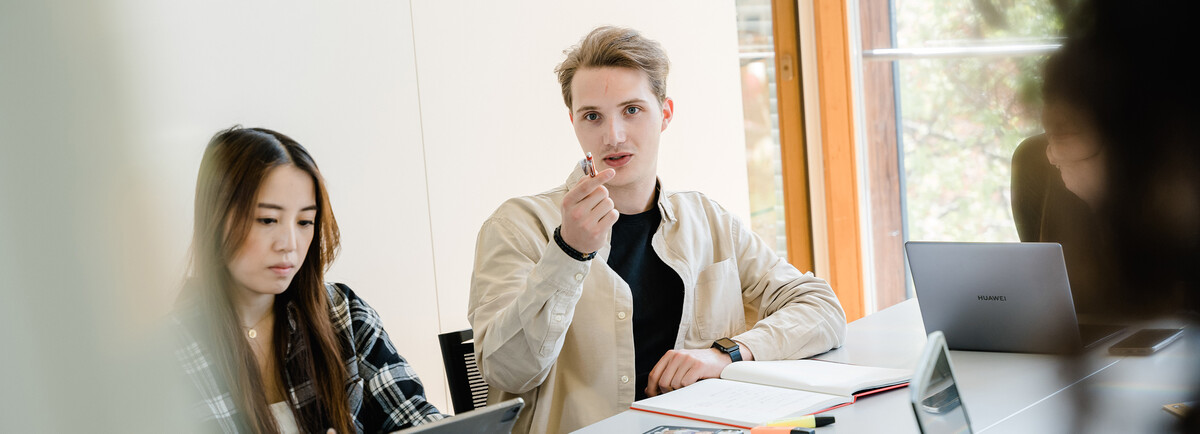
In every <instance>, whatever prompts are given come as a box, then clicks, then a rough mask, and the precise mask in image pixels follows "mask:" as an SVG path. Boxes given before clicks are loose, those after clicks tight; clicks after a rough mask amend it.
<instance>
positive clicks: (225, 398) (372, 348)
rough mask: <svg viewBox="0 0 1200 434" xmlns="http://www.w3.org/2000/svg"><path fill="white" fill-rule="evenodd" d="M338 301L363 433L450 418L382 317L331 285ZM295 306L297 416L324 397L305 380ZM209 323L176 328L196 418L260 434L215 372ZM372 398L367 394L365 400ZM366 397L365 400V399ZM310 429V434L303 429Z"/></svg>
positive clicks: (335, 315) (289, 372) (189, 317)
mask: <svg viewBox="0 0 1200 434" xmlns="http://www.w3.org/2000/svg"><path fill="white" fill-rule="evenodd" d="M325 288H326V290H327V291H328V294H329V301H330V312H329V315H330V320H331V321H332V323H333V328H334V332H335V333H336V334H337V336H338V337H339V338H340V339H339V340H340V343H341V345H342V350H343V351H342V353H343V354H353V357H352V358H349V359H347V360H346V372H347V373H348V374H349V376H348V379H349V381H348V383H347V385H346V388H347V391H348V393H347V394H348V398H349V402H348V403H347V405H348V406H349V407H350V410H351V411H350V413H351V414H353V415H354V424H355V427H356V428H357V429H358V432H359V433H363V432H370V433H374V432H390V431H394V430H398V429H401V428H406V427H410V426H413V425H420V424H422V423H427V422H432V421H435V420H439V419H442V418H443V417H444V416H443V415H442V414H441V413H440V412H438V410H437V408H435V407H434V406H433V404H430V403H429V402H428V401H426V400H425V389H424V387H423V386H422V385H421V381H420V380H419V379H418V378H417V374H416V372H415V371H413V369H412V366H410V365H409V364H408V362H407V361H405V360H404V358H403V357H401V356H400V354H398V353H397V352H396V347H395V346H394V345H392V341H391V340H390V339H389V338H388V335H387V333H386V332H385V331H384V330H383V324H382V323H381V321H380V319H379V314H378V313H376V312H375V310H374V309H372V308H371V306H369V305H367V303H366V302H365V301H363V299H361V298H359V297H358V296H357V295H355V294H354V291H351V290H350V288H349V287H347V286H346V285H343V284H333V283H326V285H325ZM298 314H299V312H298V308H297V307H296V306H295V305H291V304H289V305H288V306H287V320H288V325H289V327H290V331H291V333H289V334H288V335H287V336H286V339H288V345H287V353H286V354H287V355H286V356H285V366H284V373H283V378H284V382H285V386H286V387H287V397H288V401H289V402H290V403H291V405H292V408H293V410H296V411H300V410H302V409H304V408H305V406H309V405H315V395H316V390H315V387H314V385H313V382H312V379H311V378H303V376H302V375H301V374H300V373H299V371H298V369H297V367H296V364H295V363H294V360H295V359H296V358H297V357H299V356H300V355H304V354H307V351H306V349H307V348H306V347H305V345H306V343H305V342H304V341H303V340H301V339H300V336H299V334H298V333H296V327H297V324H296V319H295V317H296V315H298ZM203 320H204V318H203V317H202V315H201V314H200V312H199V310H198V309H185V310H177V311H176V312H175V313H174V314H173V315H172V317H171V323H172V325H173V326H174V328H175V329H176V330H178V332H179V333H178V336H179V338H180V341H179V344H178V346H177V348H176V350H175V356H176V357H177V358H178V359H179V361H180V362H181V363H182V365H183V368H184V371H185V372H186V373H187V375H188V377H190V379H191V383H192V384H194V385H195V386H196V389H197V390H196V391H197V392H198V393H199V398H200V399H199V401H198V402H196V403H195V404H194V405H193V408H192V410H193V413H195V414H196V415H197V419H198V420H200V421H201V423H202V424H203V427H202V428H203V431H205V432H226V433H240V432H253V430H252V429H250V425H249V424H248V423H247V421H246V418H245V414H244V413H242V412H239V411H238V409H237V408H236V405H235V403H234V401H233V395H232V393H231V390H230V387H228V384H227V382H228V380H227V379H226V378H224V376H222V375H221V374H220V373H219V372H218V371H217V370H216V369H215V367H214V366H213V364H212V363H213V360H212V359H213V357H214V356H213V354H212V352H211V351H210V350H209V349H207V348H205V345H204V344H203V342H205V341H204V340H201V339H198V337H199V335H197V334H196V332H197V331H198V330H203V329H202V328H199V327H200V326H203V324H202V323H200V321H203ZM364 391H365V392H367V393H365V394H364ZM364 398H365V399H364ZM301 429H302V430H303V427H301Z"/></svg>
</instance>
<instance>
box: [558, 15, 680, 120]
mask: <svg viewBox="0 0 1200 434" xmlns="http://www.w3.org/2000/svg"><path fill="white" fill-rule="evenodd" d="M563 53H564V54H566V55H567V59H566V60H563V62H562V63H560V64H558V67H557V68H554V72H555V73H557V74H558V83H559V85H561V86H562V94H563V102H565V103H567V109H568V110H571V80H573V79H574V78H575V72H577V71H579V70H580V69H584V68H603V67H618V68H632V69H636V70H639V71H642V72H645V73H646V77H647V78H649V81H650V90H651V91H652V92H654V96H655V97H657V98H658V104H659V105H660V106H661V105H662V104H663V102H664V101H666V99H667V70H668V69H669V68H670V61H669V60H668V59H667V53H666V52H665V51H663V49H662V46H661V45H659V44H658V42H655V41H653V40H650V39H647V38H645V37H643V36H642V35H641V33H638V32H637V31H636V30H633V29H627V28H621V27H612V26H603V27H597V28H596V29H595V30H592V31H591V33H588V34H587V36H584V37H583V39H582V40H580V41H579V45H576V46H574V47H571V48H570V49H568V50H564V51H563Z"/></svg>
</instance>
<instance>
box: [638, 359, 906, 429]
mask: <svg viewBox="0 0 1200 434" xmlns="http://www.w3.org/2000/svg"><path fill="white" fill-rule="evenodd" d="M911 377H912V370H908V369H890V368H877V367H871V366H860V365H850V364H844V363H836V362H827V361H821V360H778V361H763V362H759V361H754V362H737V363H733V364H730V365H729V366H727V367H725V370H724V371H721V378H713V379H708V380H702V381H699V382H697V383H696V384H693V385H691V386H688V387H685V388H682V389H679V390H675V391H671V392H668V393H665V394H662V395H659V396H655V397H651V398H647V399H643V400H641V401H637V402H634V403H633V405H632V406H631V408H633V409H634V410H642V411H648V412H651V413H660V414H666V415H670V416H678V417H684V418H688V419H695V420H699V421H703V422H712V423H719V424H723V425H729V426H735V427H739V428H747V429H748V428H751V427H755V426H759V425H764V424H766V423H769V422H771V421H775V420H779V419H785V418H789V417H796V416H803V415H807V414H813V413H819V412H822V411H825V410H829V409H832V408H836V407H840V406H843V405H849V404H851V403H853V402H854V401H855V400H856V399H857V398H858V397H860V396H865V395H869V394H872V393H876V392H882V391H884V390H891V389H894V388H898V387H904V386H905V385H907V384H908V380H909V379H910V378H911Z"/></svg>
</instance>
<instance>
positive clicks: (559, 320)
mask: <svg viewBox="0 0 1200 434" xmlns="http://www.w3.org/2000/svg"><path fill="white" fill-rule="evenodd" d="M554 321H558V322H561V321H562V314H558V315H554Z"/></svg>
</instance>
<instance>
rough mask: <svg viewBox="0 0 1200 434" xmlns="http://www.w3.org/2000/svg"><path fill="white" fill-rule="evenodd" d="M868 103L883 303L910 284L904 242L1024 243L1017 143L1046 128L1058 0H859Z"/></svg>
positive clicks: (865, 142)
mask: <svg viewBox="0 0 1200 434" xmlns="http://www.w3.org/2000/svg"><path fill="white" fill-rule="evenodd" d="M859 7H860V9H859V24H860V26H859V28H860V30H861V37H862V49H863V62H862V65H863V67H862V70H863V89H861V90H862V92H861V94H862V99H863V101H862V107H863V108H864V110H863V111H864V116H863V118H862V119H861V120H860V121H861V122H865V125H864V127H865V128H862V129H861V130H863V131H865V137H863V139H862V140H861V141H860V149H859V151H860V152H861V153H863V154H864V155H866V160H867V165H866V166H867V167H866V168H865V169H864V170H867V171H868V172H867V178H868V180H869V181H868V186H866V187H865V188H867V192H868V193H869V197H870V199H869V204H870V205H869V207H870V210H868V211H866V212H869V213H870V224H869V226H868V227H867V228H864V236H867V237H870V238H871V245H872V255H871V258H872V260H871V262H873V264H867V265H866V267H867V268H868V269H870V270H871V271H870V272H872V273H873V275H874V282H875V289H874V294H873V296H874V297H875V299H876V303H875V306H876V307H877V308H878V309H882V308H885V307H887V306H890V305H891V304H894V303H896V302H899V301H902V300H904V299H905V298H907V297H908V296H909V294H910V292H909V289H908V285H907V282H908V279H907V277H906V271H905V270H906V268H905V266H904V262H903V242H904V241H907V240H939V241H1016V240H1017V234H1016V229H1015V227H1014V226H1013V220H1012V211H1011V204H1010V196H1009V189H1008V184H1009V178H1010V170H1009V169H1010V162H1011V157H1012V153H1013V150H1014V149H1015V148H1016V146H1017V144H1019V143H1020V142H1021V140H1023V139H1024V138H1026V137H1029V136H1031V135H1034V134H1037V133H1039V132H1040V131H1041V124H1040V121H1039V116H1040V114H1039V112H1038V104H1037V102H1038V99H1039V92H1040V91H1039V89H1040V87H1039V85H1038V83H1039V82H1040V72H1041V71H1040V67H1041V63H1042V61H1044V60H1045V57H1046V55H1047V54H1048V53H1050V52H1052V51H1053V50H1054V49H1055V48H1056V47H1057V46H1058V44H1059V42H1060V40H1059V39H1057V35H1058V32H1059V31H1060V30H1061V28H1062V19H1061V16H1062V14H1061V12H1060V10H1059V9H1057V8H1056V6H1055V4H1054V3H1052V2H1050V1H1023V0H978V1H971V2H945V1H938V0H893V1H891V2H889V1H887V0H861V1H860V2H859Z"/></svg>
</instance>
